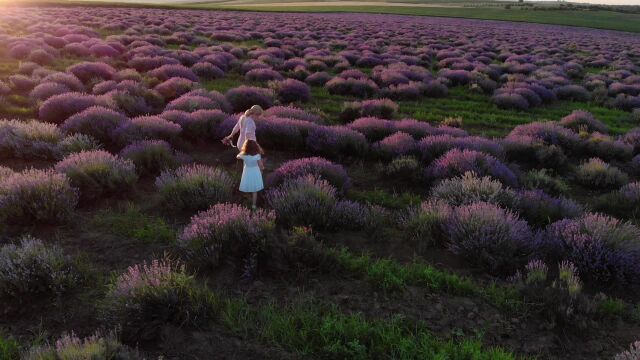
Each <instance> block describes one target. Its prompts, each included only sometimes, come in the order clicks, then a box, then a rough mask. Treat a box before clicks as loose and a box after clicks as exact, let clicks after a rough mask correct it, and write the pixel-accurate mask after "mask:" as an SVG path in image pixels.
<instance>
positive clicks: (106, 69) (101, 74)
mask: <svg viewBox="0 0 640 360" xmlns="http://www.w3.org/2000/svg"><path fill="white" fill-rule="evenodd" d="M67 72H69V73H71V74H73V75H75V76H76V77H77V78H78V79H80V80H81V81H82V82H83V83H87V82H89V81H90V80H93V79H96V78H99V79H102V80H110V79H111V78H112V77H113V75H114V74H115V73H116V70H115V69H114V68H113V67H112V66H111V65H109V64H106V63H102V62H82V63H79V64H75V65H71V66H69V67H68V68H67Z"/></svg>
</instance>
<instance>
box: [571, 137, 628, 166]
mask: <svg viewBox="0 0 640 360" xmlns="http://www.w3.org/2000/svg"><path fill="white" fill-rule="evenodd" d="M583 149H584V151H585V152H586V153H587V154H589V155H593V156H596V157H599V158H602V159H606V160H609V159H620V160H629V159H630V158H631V156H632V154H633V146H631V145H629V144H626V143H624V142H622V141H620V140H614V138H612V137H611V136H609V135H604V134H601V133H599V132H594V133H592V134H590V135H589V137H588V138H587V139H586V140H585V142H584V144H583Z"/></svg>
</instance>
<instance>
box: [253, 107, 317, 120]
mask: <svg viewBox="0 0 640 360" xmlns="http://www.w3.org/2000/svg"><path fill="white" fill-rule="evenodd" d="M265 115H267V116H275V117H280V118H288V119H295V120H302V121H309V122H312V123H321V122H322V118H321V117H320V116H318V115H315V114H311V113H309V112H307V111H306V110H302V109H299V108H296V107H293V106H274V107H271V108H269V109H267V110H266V111H265Z"/></svg>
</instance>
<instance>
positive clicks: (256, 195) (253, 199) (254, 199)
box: [251, 192, 258, 207]
mask: <svg viewBox="0 0 640 360" xmlns="http://www.w3.org/2000/svg"><path fill="white" fill-rule="evenodd" d="M251 201H252V203H251V205H252V206H253V207H256V202H257V201H258V193H257V192H254V193H251Z"/></svg>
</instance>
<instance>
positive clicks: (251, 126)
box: [222, 105, 263, 149]
mask: <svg viewBox="0 0 640 360" xmlns="http://www.w3.org/2000/svg"><path fill="white" fill-rule="evenodd" d="M262 112H263V110H262V108H261V107H260V105H253V106H252V107H251V109H249V110H247V111H245V112H244V115H242V116H240V119H238V122H237V123H236V126H234V127H233V130H232V131H231V134H229V136H227V137H225V138H224V139H222V143H223V144H225V145H231V146H234V145H233V137H234V136H235V135H236V134H239V136H238V141H237V142H236V144H235V147H236V148H238V149H240V148H241V147H242V146H243V145H244V143H245V141H247V140H257V139H256V123H255V121H254V120H253V118H252V116H255V117H258V116H260V115H262Z"/></svg>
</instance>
